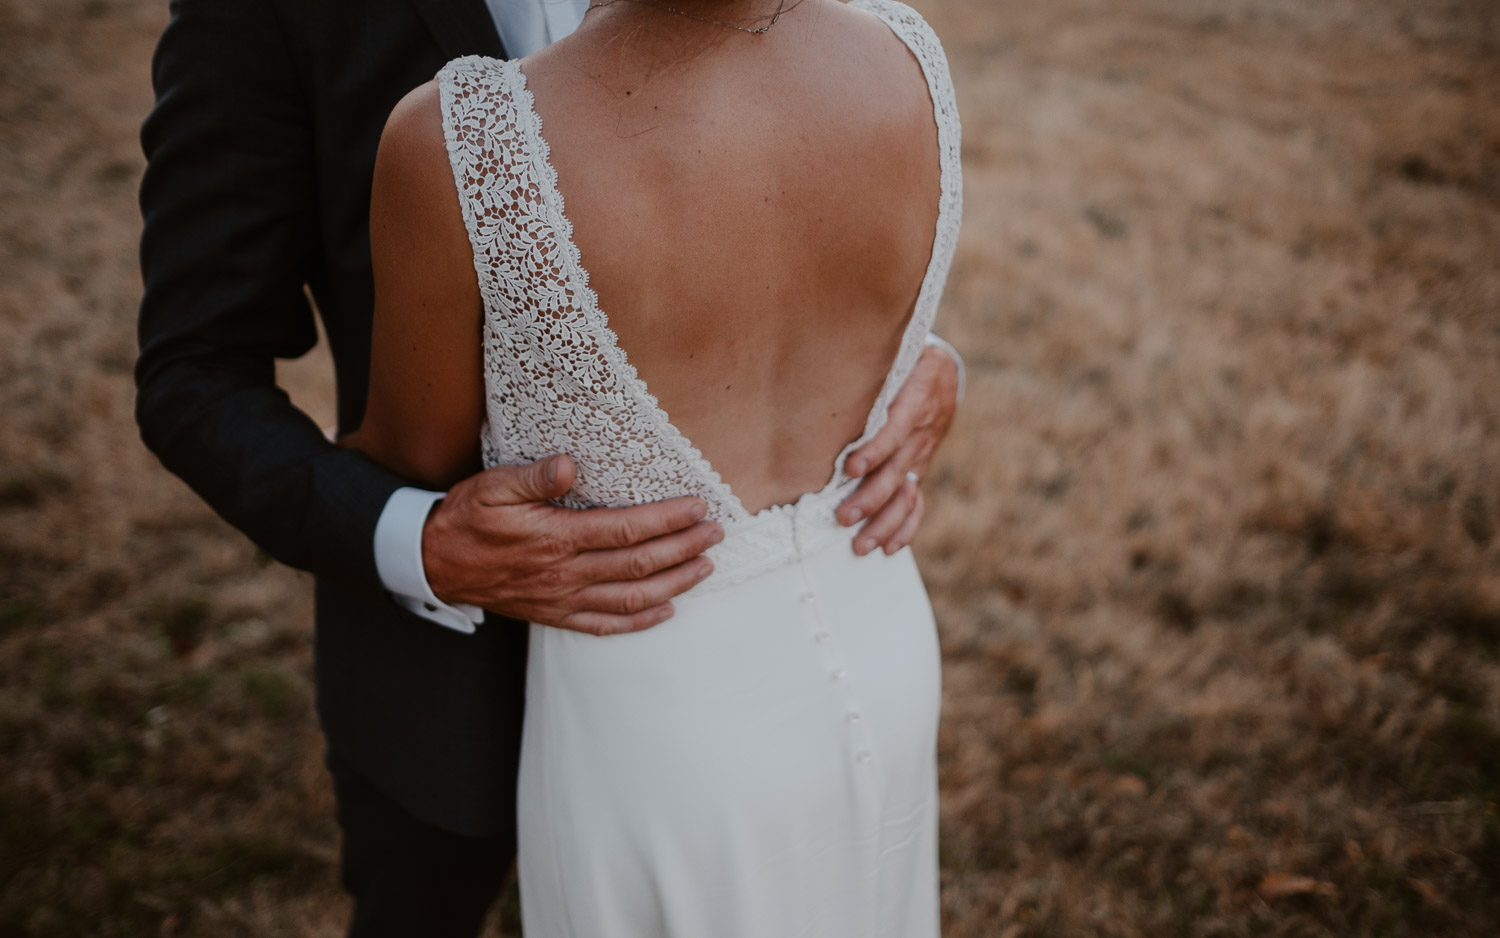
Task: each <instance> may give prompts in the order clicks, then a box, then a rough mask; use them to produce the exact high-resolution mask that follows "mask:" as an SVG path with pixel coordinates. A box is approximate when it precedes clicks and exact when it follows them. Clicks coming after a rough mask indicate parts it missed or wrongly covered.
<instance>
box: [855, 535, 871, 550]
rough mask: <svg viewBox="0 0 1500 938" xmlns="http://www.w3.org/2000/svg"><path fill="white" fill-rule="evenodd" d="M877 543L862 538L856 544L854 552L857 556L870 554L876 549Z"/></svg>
mask: <svg viewBox="0 0 1500 938" xmlns="http://www.w3.org/2000/svg"><path fill="white" fill-rule="evenodd" d="M874 546H875V542H874V541H873V540H871V539H870V538H868V537H862V538H860V539H859V540H857V541H855V542H854V552H855V553H857V554H868V553H869V552H870V551H871V549H872V548H874Z"/></svg>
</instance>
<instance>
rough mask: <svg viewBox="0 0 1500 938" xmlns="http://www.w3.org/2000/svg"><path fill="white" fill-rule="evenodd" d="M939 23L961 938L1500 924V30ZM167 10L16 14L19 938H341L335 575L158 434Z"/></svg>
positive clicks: (1276, 20) (1048, 17)
mask: <svg viewBox="0 0 1500 938" xmlns="http://www.w3.org/2000/svg"><path fill="white" fill-rule="evenodd" d="M918 6H919V7H920V8H921V9H923V11H924V12H926V13H927V14H928V15H929V17H930V19H931V20H932V22H933V24H934V25H935V27H936V28H937V29H938V31H939V33H940V34H941V35H943V37H944V38H945V41H946V42H947V45H948V49H949V52H950V55H951V57H952V60H953V64H954V70H955V74H956V77H957V79H958V82H959V93H960V98H961V106H962V109H963V112H964V115H965V123H966V145H965V160H966V166H967V171H968V202H967V209H968V223H967V227H966V230H965V235H964V240H963V243H962V246H961V256H960V262H959V264H958V267H957V269H956V271H955V273H954V277H953V280H952V282H951V284H950V287H949V292H948V300H947V305H946V309H945V311H944V314H943V322H942V331H943V332H944V334H945V335H946V336H947V337H949V338H950V339H952V340H953V341H955V342H956V343H957V344H958V345H959V346H960V347H962V348H963V349H964V350H965V351H966V353H967V355H968V359H969V365H970V375H971V378H970V381H971V385H970V391H969V400H968V402H967V404H966V405H965V407H964V410H963V413H962V415H961V417H960V420H959V421H958V423H957V425H956V427H955V429H954V433H953V437H952V439H951V441H950V442H949V443H948V444H947V446H946V448H945V450H944V451H943V453H942V454H941V457H940V460H939V463H938V465H937V466H936V467H935V469H934V472H933V475H932V477H931V478H930V480H929V482H928V484H927V489H928V492H929V495H930V503H931V516H930V519H929V521H928V523H927V525H926V528H925V530H924V532H923V536H922V539H921V542H920V544H919V552H920V556H921V559H922V562H923V568H924V571H925V573H926V575H927V577H928V582H929V585H930V587H931V589H932V593H933V596H934V601H935V603H936V605H937V607H938V610H939V614H940V619H941V624H942V632H943V642H944V650H945V654H946V661H947V665H946V682H947V683H946V688H947V693H946V710H945V720H944V730H943V735H942V741H941V750H942V751H941V770H942V782H943V791H944V805H943V864H944V870H943V886H944V911H945V915H946V924H947V934H948V935H949V936H950V938H969V936H985V938H992V936H1006V938H1009V936H1041V935H1085V936H1094V935H1097V936H1117V935H1118V936H1137V935H1139V936H1177V935H1182V936H1219V935H1223V936H1230V935H1288V936H1291V935H1298V936H1300V935H1340V936H1345V935H1347V936H1372V938H1373V936H1399V935H1421V936H1447V935H1453V936H1458V935H1473V936H1486V935H1492V934H1495V933H1496V932H1497V930H1500V811H1497V807H1496V802H1497V801H1500V426H1497V423H1500V8H1497V7H1495V5H1494V4H1493V3H1492V2H1490V0H1360V2H1354V0H1328V2H1323V3H1316V4H1314V3H1305V2H1295V0H1258V2H1250V0H1213V2H1209V0H1117V2H1115V3H1112V4H1097V3H1090V2H1084V0H1051V2H1046V3H1043V2H1040V0H1031V2H999V0H925V2H921V3H918ZM164 18H165V4H163V3H160V2H145V0H0V413H3V414H4V415H5V417H4V419H3V420H0V759H3V771H0V936H10V935H37V936H64V935H66V936H72V935H120V936H124V935H156V934H163V935H205V936H206V935H213V936H224V935H298V934H306V935H334V934H338V933H339V927H340V925H339V923H340V920H341V916H342V915H343V914H344V912H345V906H344V900H343V899H342V898H341V897H340V896H339V894H338V892H337V889H336V882H335V860H336V846H337V830H336V827H335V826H334V824H333V823H332V821H331V810H332V803H331V797H330V795H329V791H328V784H327V780H326V778H325V775H324V772H323V770H322V767H321V765H320V761H319V757H320V747H321V741H320V738H319V736H318V734H317V731H316V729H315V726H314V721H313V716H312V709H311V689H310V686H309V675H310V652H309V637H310V632H311V612H310V602H309V591H308V581H307V578H306V577H304V576H303V575H301V574H297V573H294V572H291V571H288V570H285V569H281V568H279V567H277V566H276V565H274V564H268V563H266V562H265V561H264V559H263V558H261V557H258V556H257V554H256V551H255V550H254V548H253V547H251V546H249V545H248V544H247V543H246V542H245V541H244V539H243V538H241V537H240V536H238V535H237V534H236V533H235V532H233V531H232V530H230V529H229V528H227V527H226V526H225V525H224V524H223V523H221V522H219V521H218V520H217V519H215V518H214V517H213V515H212V514H211V513H210V512H209V511H208V510H207V509H205V508H204V507H202V506H201V505H200V504H199V503H198V502H197V501H196V500H195V499H194V498H193V497H192V496H191V494H190V493H188V492H187V491H186V489H185V488H184V487H183V486H182V485H181V484H180V483H178V482H176V481H175V480H173V479H172V478H170V477H169V476H167V475H166V474H165V473H164V472H162V471H161V470H160V469H159V468H157V467H156V466H155V464H154V462H153V460H152V459H151V458H150V457H149V456H148V455H147V454H146V453H145V452H144V451H143V450H142V448H141V446H140V444H139V443H138V442H137V440H136V437H135V430H134V427H133V424H132V422H131V418H130V408H131V401H132V390H131V383H130V377H129V366H130V363H131V360H132V356H133V353H134V339H133V335H132V330H133V317H134V310H135V304H136V302H137V299H138V296H139V280H138V274H137V272H136V268H135V257H134V246H133V242H134V239H135V237H136V234H137V227H138V224H139V222H138V218H137V215H136V212H135V208H134V203H133V195H134V189H135V185H136V182H137V180H138V177H139V173H140V170H141V158H140V156H139V151H138V148H137V146H136V144H135V141H134V134H135V130H136V126H137V124H138V122H139V120H140V119H141V117H142V116H143V115H144V113H145V111H146V109H147V107H148V106H149V103H150V96H149V88H148V83H147V62H148V58H149V53H150V49H151V46H152V43H153V42H154V39H155V36H156V34H157V33H158V31H159V30H160V28H161V26H162V25H163V22H164ZM326 368H327V361H326V358H323V357H321V356H317V355H315V356H313V357H310V358H309V359H307V360H304V361H303V362H299V363H297V364H296V365H295V366H294V367H291V368H289V369H288V370H287V371H286V374H285V379H286V382H287V383H288V385H289V386H291V387H292V389H293V391H294V394H295V395H296V396H297V398H298V399H299V400H301V401H303V402H305V404H306V406H307V407H308V408H309V409H310V410H313V411H314V412H315V413H317V414H318V415H319V416H322V417H323V419H325V420H326V419H327V415H328V413H329V410H330V408H329V406H328V405H329V402H328V391H327V379H326ZM504 918H505V919H506V920H507V922H512V921H513V919H514V909H513V907H508V908H507V909H506V913H505V915H504ZM509 928H510V926H509V925H507V926H506V929H509ZM501 930H504V929H501V928H500V927H499V926H496V927H495V928H494V929H493V930H492V932H493V933H498V932H499V931H501Z"/></svg>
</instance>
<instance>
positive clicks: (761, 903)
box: [438, 0, 961, 938]
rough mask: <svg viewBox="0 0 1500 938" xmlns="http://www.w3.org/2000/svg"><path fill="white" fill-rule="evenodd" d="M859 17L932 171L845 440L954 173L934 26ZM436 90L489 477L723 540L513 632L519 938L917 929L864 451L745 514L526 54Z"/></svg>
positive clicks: (947, 252)
mask: <svg viewBox="0 0 1500 938" xmlns="http://www.w3.org/2000/svg"><path fill="white" fill-rule="evenodd" d="M853 5H854V6H856V7H859V8H862V9H864V10H866V11H868V12H870V13H873V14H875V15H876V16H878V17H880V18H881V19H883V20H884V21H885V22H886V23H887V24H888V25H889V26H890V27H891V29H892V30H894V31H895V32H896V34H897V35H899V36H900V37H901V39H902V40H904V41H905V43H906V44H907V46H908V47H909V48H910V49H911V51H912V53H913V54H914V55H915V57H916V58H917V60H918V61H919V62H920V64H921V66H922V69H923V71H924V72H925V74H926V77H927V82H928V90H929V92H930V94H931V97H932V100H933V102H934V108H935V115H936V123H937V128H938V138H937V141H936V142H937V144H938V149H939V156H940V160H941V169H942V191H941V200H940V203H939V215H938V222H937V228H936V231H935V236H934V241H933V250H932V256H931V260H930V262H929V266H928V269H927V273H926V278H925V281H924V282H923V284H922V287H921V291H920V295H919V298H918V301H917V303H916V307H915V310H914V313H913V316H912V319H911V321H910V323H909V324H908V326H907V328H906V331H905V334H904V338H903V341H902V344H901V347H900V350H899V352H898V354H897V356H896V359H895V361H894V362H893V363H892V365H891V368H890V371H889V373H888V375H887V378H886V381H885V384H884V387H883V388H882V390H881V391H880V392H879V395H878V397H877V399H876V401H875V403H874V406H873V407H872V409H871V411H870V414H869V417H868V420H867V422H866V429H865V433H864V435H863V437H862V438H861V441H863V440H864V439H868V438H869V437H870V436H872V435H873V434H874V433H875V432H876V431H877V430H878V429H879V428H880V426H881V425H882V424H883V423H884V421H885V418H886V411H887V406H888V404H889V403H890V401H891V399H892V397H893V396H894V395H895V393H896V391H897V390H898V389H899V388H900V386H901V384H902V383H903V382H904V380H905V379H906V377H907V375H908V374H909V373H910V371H911V368H912V366H913V365H914V364H915V362H916V359H917V356H918V355H919V354H920V352H921V349H922V345H923V337H924V336H925V334H926V332H927V330H928V328H929V326H930V325H931V323H932V319H933V315H934V313H935V312H936V309H937V305H938V299H939V296H940V294H941V293H942V289H943V284H944V282H945V281H946V279H947V274H948V269H949V266H950V264H951V261H952V257H953V251H954V245H955V242H956V240H957V236H958V226H959V215H960V201H961V199H960V186H961V181H960V169H959V125H958V116H957V111H956V108H955V103H954V97H953V87H952V82H951V80H950V78H949V75H948V69H947V63H946V60H945V58H944V56H943V53H942V49H941V47H940V46H939V44H938V41H937V37H936V36H935V35H934V34H933V33H932V31H931V30H930V29H929V28H928V26H927V24H926V23H925V22H923V21H922V19H921V18H920V17H919V16H918V15H917V14H916V13H915V12H914V11H912V10H911V9H910V8H908V7H906V6H904V5H902V4H899V3H895V2H891V0H855V3H854V4H853ZM438 77H439V85H440V88H441V92H442V102H443V112H444V113H443V119H444V129H445V131H446V137H447V145H448V152H449V156H450V159H451V162H452V165H453V171H454V177H455V180H456V182H457V184H458V187H459V192H460V201H461V202H462V204H463V209H464V216H465V221H466V224H467V226H468V232H469V237H470V241H471V243H472V245H473V249H474V258H475V268H476V270H477V272H478V275H479V279H480V286H481V292H482V295H483V299H484V306H485V313H486V324H485V334H484V343H485V348H484V359H485V371H486V383H487V396H488V401H487V409H488V422H487V425H486V427H485V430H484V437H483V444H484V453H485V461H486V464H488V465H494V464H501V463H509V464H516V463H524V462H529V461H531V460H534V459H537V458H541V457H545V456H547V455H550V454H553V453H562V452H565V453H569V454H571V455H572V456H573V457H574V458H575V459H576V460H577V462H578V466H579V473H578V482H577V484H576V485H575V486H574V487H573V489H572V491H571V492H570V493H569V495H568V496H567V498H566V499H564V502H565V503H566V504H567V505H570V506H574V507H588V506H598V505H627V504H638V503H643V502H651V501H657V500H661V499H665V498H670V497H673V496H678V495H687V494H693V495H700V496H702V497H703V498H704V499H705V500H707V502H708V505H709V516H710V517H711V518H713V519H715V520H717V521H720V522H722V523H723V525H724V528H725V531H726V537H725V540H724V541H723V542H722V543H721V544H719V545H717V546H715V547H714V548H712V549H711V550H710V552H709V553H710V556H711V557H712V558H713V560H714V563H715V572H714V574H713V575H712V576H711V577H709V578H708V579H707V580H705V581H704V582H703V583H700V584H699V585H698V586H697V587H695V588H694V589H693V590H691V591H689V592H688V593H687V594H685V595H683V596H682V597H680V598H678V599H677V600H676V601H675V605H676V609H677V612H676V615H675V617H673V618H672V619H670V620H669V621H667V622H666V623H664V624H662V625H659V626H657V627H655V628H652V629H649V630H647V631H644V632H638V633H633V634H629V635H621V636H612V637H606V638H595V637H591V636H588V635H580V634H577V633H573V632H568V631H563V630H560V629H553V628H547V627H544V626H538V625H533V626H532V627H531V647H530V661H529V667H528V674H527V698H526V723H525V730H524V741H523V744H522V755H521V778H520V790H519V801H518V808H517V810H518V823H519V838H520V882H521V901H522V914H523V919H524V926H525V932H526V935H527V938H658V936H663V938H664V936H671V938H797V936H807V938H873V936H890V938H922V936H935V935H936V934H937V932H938V904H937V897H938V880H937V876H938V869H937V786H936V736H937V719H938V705H939V680H940V675H939V663H938V646H937V638H936V634H935V631H934V627H933V620H932V612H931V609H930V607H929V605H928V601H927V595H926V592H925V590H924V589H923V586H922V581H921V579H920V577H919V575H918V573H917V569H916V565H915V563H914V562H913V560H912V556H911V552H910V551H909V550H903V551H900V552H898V553H897V554H895V555H894V556H891V557H887V556H885V555H884V554H881V553H879V552H877V553H876V554H874V555H872V556H869V557H864V558H860V557H856V556H855V554H854V552H853V550H852V547H851V540H852V537H853V533H854V531H853V529H850V528H843V527H840V526H839V525H837V524H836V523H835V521H834V519H833V513H834V509H835V508H836V507H837V506H838V504H839V502H840V501H842V499H843V498H844V497H845V496H847V495H848V494H849V493H850V492H851V491H852V490H853V488H854V482H853V481H852V480H850V479H849V478H848V477H847V476H846V475H845V474H844V473H843V471H842V470H843V463H844V459H845V458H846V457H847V455H848V453H849V452H850V451H852V449H853V448H854V446H856V445H857V444H858V442H861V441H856V443H852V444H850V446H849V447H848V448H846V449H845V450H844V452H843V454H841V455H840V456H839V458H838V460H837V462H836V464H835V466H834V467H832V469H833V473H832V478H831V479H830V481H829V483H828V485H827V486H826V487H825V488H824V489H823V490H821V491H818V492H812V493H808V494H806V495H804V496H803V497H802V498H801V499H800V500H799V501H797V502H796V503H795V504H793V505H786V506H780V507H775V508H770V509H767V510H765V511H761V512H759V513H756V514H753V515H752V514H750V513H749V512H747V511H746V510H745V508H744V507H743V505H741V503H740V501H739V499H738V498H736V497H735V495H734V493H733V492H731V491H730V489H729V487H728V486H727V485H726V484H725V483H724V482H723V481H722V480H721V479H720V478H719V476H718V474H717V473H715V472H714V470H713V469H712V468H711V467H710V466H709V465H708V463H707V462H706V461H705V460H704V459H703V457H702V455H701V454H700V453H699V452H698V451H697V450H696V449H694V448H693V446H692V445H691V444H690V443H689V441H688V440H687V439H685V438H684V437H683V435H682V434H681V433H680V432H679V431H678V430H677V429H676V428H675V427H673V426H672V424H671V423H670V422H669V420H668V418H667V415H666V414H665V413H664V412H663V411H662V409H661V408H660V406H658V404H657V402H656V399H655V398H654V397H652V395H651V394H650V392H649V391H648V390H647V388H646V386H645V384H644V382H642V381H641V379H640V378H639V377H638V376H637V375H636V372H635V370H634V369H633V368H632V367H631V365H630V364H629V362H628V361H627V360H626V356H625V352H624V351H623V350H622V349H621V348H620V347H619V345H618V344H617V342H616V338H615V335H614V333H613V332H612V331H611V330H610V328H609V324H608V321H607V319H606V317H605V314H604V312H603V311H601V310H600V309H599V307H598V302H597V297H596V296H595V294H594V291H593V290H592V289H590V287H589V281H588V273H587V271H585V270H584V269H583V267H582V266H581V264H580V261H579V252H578V249H577V247H576V246H575V245H574V243H573V240H572V227H571V225H570V223H569V222H568V219H567V216H566V214H565V212H564V206H563V199H562V196H561V195H560V194H559V192H558V187H557V179H556V174H555V172H554V170H553V168H552V165H551V162H550V159H549V155H548V148H547V143H546V141H545V140H544V139H543V136H542V126H541V120H540V119H539V118H538V117H537V114H536V112H535V110H534V109H533V106H532V99H531V95H530V93H529V92H528V91H527V90H526V79H525V76H524V74H523V73H522V71H521V69H520V68H519V67H518V66H517V64H516V63H514V62H504V61H499V60H494V59H486V58H478V57H471V58H466V59H459V60H457V61H454V62H452V63H450V64H449V65H448V66H447V67H445V68H444V69H443V71H442V72H441V73H440V74H439V76H438ZM836 353H837V350H836V349H832V350H830V354H836Z"/></svg>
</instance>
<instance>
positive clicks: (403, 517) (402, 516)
mask: <svg viewBox="0 0 1500 938" xmlns="http://www.w3.org/2000/svg"><path fill="white" fill-rule="evenodd" d="M442 500H443V493H442V492H427V491H423V490H422V489H415V488H410V487H407V488H399V489H397V490H396V491H394V492H392V493H391V497H390V499H389V500H388V501H386V503H385V508H384V509H383V510H382V511H381V512H380V520H379V521H377V522H376V523H375V570H376V572H377V573H379V574H380V582H381V583H382V584H383V585H384V586H385V588H386V589H387V590H389V591H390V594H391V598H392V599H394V600H396V602H398V603H400V604H401V605H402V606H403V607H405V608H406V609H408V610H410V611H411V612H413V613H415V614H416V615H419V616H421V617H422V618H424V619H427V620H428V621H430V622H436V623H437V624H438V625H441V626H446V627H447V628H450V629H453V630H454V631H457V632H463V633H465V634H468V635H472V634H474V626H476V625H478V624H479V623H481V622H483V621H484V610H482V609H480V608H479V607H478V606H468V605H464V604H461V603H459V604H449V603H445V602H443V601H442V600H441V599H438V598H437V596H436V595H434V594H433V592H432V587H431V586H430V585H429V584H428V583H427V568H426V566H424V565H423V563H422V528H423V526H424V525H425V524H426V523H427V515H428V514H430V513H431V512H432V506H433V505H436V504H437V503H438V502H440V501H442Z"/></svg>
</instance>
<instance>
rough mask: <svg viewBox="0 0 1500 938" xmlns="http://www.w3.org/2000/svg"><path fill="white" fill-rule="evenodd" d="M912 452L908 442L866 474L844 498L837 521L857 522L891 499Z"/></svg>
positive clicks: (847, 523)
mask: <svg viewBox="0 0 1500 938" xmlns="http://www.w3.org/2000/svg"><path fill="white" fill-rule="evenodd" d="M912 455H914V454H913V453H912V451H911V447H910V446H909V445H908V446H906V447H904V448H901V449H899V450H898V451H897V452H896V453H894V454H892V455H891V456H890V457H889V458H888V459H886V461H885V462H883V463H881V464H880V466H879V467H877V468H876V469H875V471H874V472H871V473H870V474H868V475H866V476H865V478H864V481H863V482H861V483H860V484H859V488H857V489H855V490H854V494H853V495H850V496H849V497H848V498H846V499H844V503H843V504H842V505H840V506H839V509H838V512H837V514H836V517H837V518H838V522H839V524H842V525H845V526H848V525H851V524H858V523H859V522H860V521H863V520H864V519H865V518H868V517H870V516H872V515H874V514H875V513H876V512H878V511H880V509H881V508H883V507H884V506H885V503H886V502H888V501H890V499H891V496H892V495H895V494H896V490H897V489H898V488H900V487H901V483H902V482H903V481H905V479H906V470H907V467H908V465H909V463H910V460H911V456H912Z"/></svg>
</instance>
